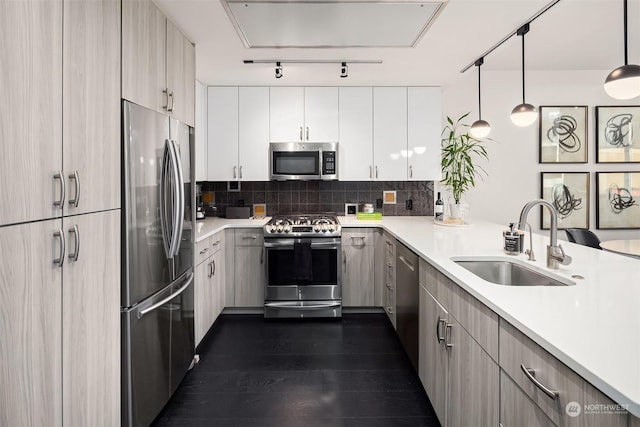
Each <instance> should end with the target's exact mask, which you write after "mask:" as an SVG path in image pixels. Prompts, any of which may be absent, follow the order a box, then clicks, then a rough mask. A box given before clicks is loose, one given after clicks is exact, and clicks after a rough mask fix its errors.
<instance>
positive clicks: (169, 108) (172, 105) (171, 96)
mask: <svg viewBox="0 0 640 427" xmlns="http://www.w3.org/2000/svg"><path fill="white" fill-rule="evenodd" d="M169 99H171V107H167V111H168V112H170V113H172V112H173V107H175V99H173V91H171V92H169ZM167 104H168V101H167Z"/></svg>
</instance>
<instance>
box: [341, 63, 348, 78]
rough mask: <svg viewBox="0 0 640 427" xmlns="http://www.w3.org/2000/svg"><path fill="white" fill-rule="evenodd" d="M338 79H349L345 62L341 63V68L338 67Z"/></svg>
mask: <svg viewBox="0 0 640 427" xmlns="http://www.w3.org/2000/svg"><path fill="white" fill-rule="evenodd" d="M340 77H341V78H343V79H344V78H345V77H349V67H347V63H346V62H343V63H342V66H341V67H340Z"/></svg>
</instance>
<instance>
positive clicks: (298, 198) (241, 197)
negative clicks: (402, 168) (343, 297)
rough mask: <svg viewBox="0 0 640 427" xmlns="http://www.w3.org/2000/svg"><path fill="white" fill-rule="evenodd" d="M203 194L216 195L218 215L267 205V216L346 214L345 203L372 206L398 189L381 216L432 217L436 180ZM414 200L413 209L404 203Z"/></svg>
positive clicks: (278, 184)
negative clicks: (232, 209)
mask: <svg viewBox="0 0 640 427" xmlns="http://www.w3.org/2000/svg"><path fill="white" fill-rule="evenodd" d="M199 184H202V191H213V192H214V193H215V206H216V208H217V215H218V216H224V215H225V214H226V209H227V206H239V205H240V204H244V206H251V205H253V204H254V203H266V205H267V215H269V216H273V215H286V214H304V213H318V212H323V213H329V212H332V213H335V214H337V215H344V204H345V203H373V204H374V206H375V203H376V199H382V192H383V191H389V190H395V191H396V198H397V203H396V204H395V205H389V204H385V205H383V207H382V209H376V211H382V215H386V216H395V215H405V216H409V215H433V181H373V182H371V181H357V182H355V181H349V182H345V181H243V182H241V183H240V191H238V192H236V191H227V183H226V182H201V183H199ZM408 199H411V200H412V201H413V209H412V210H407V209H406V208H405V202H406V201H407V200H408Z"/></svg>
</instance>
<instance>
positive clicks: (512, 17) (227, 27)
mask: <svg viewBox="0 0 640 427" xmlns="http://www.w3.org/2000/svg"><path fill="white" fill-rule="evenodd" d="M154 1H155V3H156V4H157V5H158V6H159V7H160V8H161V9H162V10H163V11H164V12H165V13H166V14H167V15H168V16H169V17H170V19H171V20H172V21H174V22H175V23H176V25H177V26H178V27H179V28H180V29H181V30H182V31H183V32H184V33H185V34H186V35H187V37H188V38H189V39H190V40H191V41H193V42H194V43H195V44H196V78H197V79H198V80H200V81H201V82H203V83H205V84H207V85H308V86H311V85H355V86H357V85H432V86H447V85H450V84H453V83H455V82H456V81H457V80H458V79H459V78H460V77H461V74H460V70H461V69H462V68H463V67H465V66H466V65H468V64H469V63H471V62H473V61H474V60H475V59H476V58H477V57H478V56H480V55H481V54H482V53H483V52H485V51H486V50H487V49H489V48H490V47H491V46H493V45H494V44H495V43H496V42H498V41H499V40H501V39H502V38H503V37H504V36H506V35H507V34H509V33H510V32H511V31H513V30H515V29H516V28H517V27H518V26H520V25H521V24H523V23H524V22H525V21H526V20H527V19H528V18H530V17H531V16H533V15H534V14H535V13H536V12H537V11H539V10H540V9H542V7H544V6H545V5H546V4H547V3H548V2H549V0H449V1H448V3H447V5H446V7H445V8H444V9H443V11H442V13H441V14H440V16H439V17H437V19H436V20H435V22H434V23H433V25H432V26H431V28H430V29H429V30H428V31H427V32H426V34H425V35H424V37H423V38H422V40H420V42H419V43H418V44H417V45H416V46H415V47H406V48H391V47H389V48H305V49H300V48H278V49H273V48H245V47H244V45H243V43H242V41H241V39H240V37H239V36H238V34H237V33H236V30H235V28H234V27H233V25H232V23H231V21H230V20H229V17H228V15H227V13H226V12H225V10H224V8H223V6H222V4H221V2H220V0H154ZM525 39H526V67H527V68H526V69H527V70H610V69H613V68H615V67H617V66H619V65H622V64H623V62H624V56H623V36H622V0H561V1H560V3H558V4H557V5H555V6H554V7H553V8H551V9H550V10H549V11H548V12H546V13H545V14H544V15H542V16H541V17H540V18H538V19H537V20H535V21H534V22H532V23H531V30H530V32H529V33H528V34H527V35H526V38H525ZM520 55H521V41H520V38H519V37H512V38H511V39H510V40H508V41H507V42H506V43H504V44H503V45H502V46H501V47H499V48H498V49H496V50H495V51H494V52H493V53H491V54H490V55H488V56H487V57H485V63H484V65H483V67H482V70H483V71H488V70H518V69H520V63H521V58H520ZM246 59H280V60H300V59H302V60H347V61H348V60H349V59H359V60H378V59H380V60H383V64H380V65H376V64H352V65H349V77H348V78H347V79H340V78H339V67H338V65H337V64H284V65H283V66H284V70H283V71H284V77H283V78H281V79H278V80H277V81H276V79H275V78H274V65H273V64H243V60H246ZM629 62H630V63H638V62H640V0H631V1H629ZM472 68H474V67H472ZM469 72H474V71H473V69H472V70H470V71H468V72H467V73H469ZM604 77H605V75H603V79H604Z"/></svg>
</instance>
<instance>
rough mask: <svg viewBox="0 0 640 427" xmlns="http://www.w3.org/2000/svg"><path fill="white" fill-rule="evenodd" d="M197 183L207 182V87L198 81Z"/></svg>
mask: <svg viewBox="0 0 640 427" xmlns="http://www.w3.org/2000/svg"><path fill="white" fill-rule="evenodd" d="M195 90H196V117H195V121H196V129H195V132H196V136H195V142H196V153H195V159H196V181H206V180H207V87H206V86H205V85H203V84H202V83H200V82H199V81H198V80H196V88H195Z"/></svg>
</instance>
